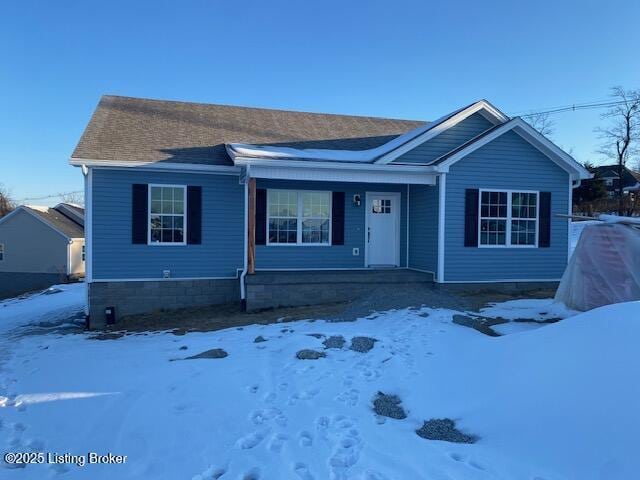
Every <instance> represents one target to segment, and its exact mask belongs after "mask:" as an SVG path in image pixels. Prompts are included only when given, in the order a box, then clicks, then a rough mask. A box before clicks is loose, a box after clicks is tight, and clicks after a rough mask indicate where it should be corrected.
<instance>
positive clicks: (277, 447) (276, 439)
mask: <svg viewBox="0 0 640 480" xmlns="http://www.w3.org/2000/svg"><path fill="white" fill-rule="evenodd" d="M287 440H289V436H288V435H286V434H284V433H276V434H274V435H273V436H272V437H271V440H269V444H268V445H267V448H268V449H269V450H270V451H271V452H273V453H280V451H281V450H282V447H283V446H284V442H286V441H287Z"/></svg>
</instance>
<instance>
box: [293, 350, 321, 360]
mask: <svg viewBox="0 0 640 480" xmlns="http://www.w3.org/2000/svg"><path fill="white" fill-rule="evenodd" d="M326 356H327V354H326V353H324V352H318V351H317V350H311V349H309V348H306V349H304V350H300V351H299V352H298V353H296V358H297V359H298V360H318V359H319V358H323V357H326Z"/></svg>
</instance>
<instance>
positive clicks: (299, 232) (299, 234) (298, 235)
mask: <svg viewBox="0 0 640 480" xmlns="http://www.w3.org/2000/svg"><path fill="white" fill-rule="evenodd" d="M271 192H295V193H296V196H297V208H298V211H297V212H296V213H297V216H296V219H297V222H296V243H276V242H273V243H272V242H270V241H269V238H270V235H269V234H270V232H269V229H270V227H269V223H270V222H269V218H270V216H269V199H270V196H271ZM305 193H325V194H328V195H329V217H328V220H329V242H328V243H302V220H303V217H302V209H303V206H302V195H303V194H305ZM332 217H333V192H331V191H328V190H297V189H295V188H268V189H267V241H266V244H267V245H268V246H270V247H330V246H331V233H332V232H331V228H332V223H333V218H332ZM291 218H293V217H291Z"/></svg>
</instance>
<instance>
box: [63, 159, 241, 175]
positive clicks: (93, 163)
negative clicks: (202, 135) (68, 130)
mask: <svg viewBox="0 0 640 480" xmlns="http://www.w3.org/2000/svg"><path fill="white" fill-rule="evenodd" d="M69 164H71V165H72V166H74V167H90V168H118V169H129V168H131V169H144V170H153V171H172V172H173V171H185V172H197V173H226V174H234V175H239V174H240V172H241V168H240V167H237V166H233V165H208V164H200V163H174V162H163V161H135V160H134V161H130V160H96V159H88V158H76V157H71V158H70V159H69Z"/></svg>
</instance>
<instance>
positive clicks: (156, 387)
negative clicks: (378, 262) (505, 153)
mask: <svg viewBox="0 0 640 480" xmlns="http://www.w3.org/2000/svg"><path fill="white" fill-rule="evenodd" d="M63 288H64V291H63V292H61V293H57V294H54V295H50V296H48V297H49V299H48V300H44V301H43V296H37V297H30V298H28V299H24V300H20V301H12V302H8V303H5V304H0V396H2V398H0V405H1V404H3V405H4V408H2V407H1V406H0V450H2V451H3V452H7V451H44V452H56V453H58V454H64V453H72V454H86V452H89V451H92V452H98V453H101V454H106V453H109V452H110V453H113V454H120V455H126V456H127V460H126V463H124V464H121V465H85V466H84V467H78V466H75V465H51V464H50V465H46V464H42V465H29V466H27V467H26V468H24V469H9V468H6V466H4V467H0V478H3V479H5V478H6V479H10V480H11V479H42V478H65V479H67V478H70V479H79V478H81V479H84V478H91V479H109V480H111V479H114V478H117V479H134V478H135V479H141V478H142V479H146V478H149V479H215V478H220V479H223V480H225V479H233V480H236V479H245V480H248V479H253V480H256V479H262V480H274V479H275V480H281V479H285V480H286V479H294V480H297V479H302V480H309V479H317V480H324V479H336V480H339V479H358V480H383V479H399V480H405V479H437V480H445V479H510V480H511V479H523V480H525V479H526V480H534V479H536V480H555V479H581V480H586V479H607V480H609V479H629V478H637V477H638V473H639V472H640V456H638V454H637V448H636V445H637V432H638V431H639V430H640V410H639V409H638V408H637V401H638V400H637V399H638V398H640V383H638V382H637V378H640V360H638V355H637V346H638V344H639V343H640V322H639V320H640V302H635V303H628V304H619V305H614V306H610V307H604V308H601V309H597V310H593V311H591V312H588V313H584V314H580V315H575V316H572V317H570V318H567V319H565V320H562V321H560V322H558V323H554V324H549V325H545V326H544V327H541V328H537V329H535V330H530V331H523V332H520V333H514V334H510V335H505V336H503V337H498V338H492V337H488V336H485V335H483V334H481V333H478V332H477V331H475V330H472V329H470V328H465V327H462V326H459V325H455V324H453V323H452V315H453V314H454V313H460V312H453V311H451V310H444V309H438V310H434V309H429V308H426V307H425V308H421V309H411V310H410V309H404V310H397V311H388V312H381V313H379V314H377V315H372V316H371V317H370V318H362V319H359V320H357V321H355V322H347V323H329V322H325V321H323V320H316V321H298V322H291V323H280V324H273V325H254V326H249V327H244V328H242V329H235V328H232V329H227V330H222V331H218V332H208V333H190V334H187V335H183V336H177V335H174V334H172V333H165V332H160V333H149V334H138V335H131V336H126V337H123V338H120V339H117V340H92V339H90V336H91V335H89V334H85V333H74V334H69V333H68V334H61V333H59V332H57V331H56V332H55V333H48V334H42V333H41V334H33V333H31V334H29V335H23V334H21V329H20V325H21V324H31V323H34V322H36V323H41V322H42V321H45V323H48V322H50V321H51V317H53V318H54V319H58V321H60V319H61V318H62V317H61V315H62V314H63V313H64V312H67V313H68V314H69V315H73V314H74V312H76V311H77V309H78V308H81V307H82V299H83V298H84V289H83V287H82V285H73V286H65V287H63ZM51 311H54V314H53V315H52V314H51ZM482 313H483V315H486V316H501V317H503V318H513V319H515V318H520V319H522V318H532V319H534V318H535V319H537V320H544V319H546V318H549V317H550V316H563V317H564V316H567V315H570V314H571V313H572V312H569V311H566V310H564V309H563V308H562V307H560V306H557V305H553V304H552V303H551V301H550V300H538V301H529V300H527V301H516V302H506V303H504V304H498V305H493V306H491V307H489V308H488V309H486V310H484V311H483V312H482ZM508 325H511V324H508ZM312 334H313V335H315V336H312ZM319 335H325V336H330V335H334V336H343V337H344V338H345V340H346V344H345V346H344V347H343V348H340V349H327V350H325V349H324V348H323V344H322V342H323V340H324V338H326V337H319V338H317V337H318V336H319ZM259 336H261V337H263V339H264V340H266V341H261V342H257V343H256V342H255V341H254V340H255V339H256V338H257V337H259ZM354 336H367V337H372V338H375V339H376V340H377V341H376V342H375V344H374V347H373V349H372V350H370V351H369V352H367V353H360V352H356V351H353V350H350V349H349V344H350V340H351V338H352V337H354ZM214 348H221V349H224V350H225V351H226V352H227V353H228V356H227V357H225V358H219V359H208V358H205V359H198V360H182V359H184V358H185V357H188V356H191V355H195V354H198V353H201V352H204V351H207V350H210V349H214ZM301 349H314V350H317V351H322V352H324V353H325V354H326V357H324V358H319V359H318V360H299V359H297V358H296V353H297V352H298V351H300V350H301ZM378 392H384V393H385V394H395V395H397V396H399V398H400V399H401V400H402V407H403V408H404V410H405V411H406V413H407V417H406V418H405V419H402V420H395V419H391V418H385V417H377V416H376V415H375V414H374V412H373V411H372V400H373V398H374V397H375V396H376V394H377V393H378ZM433 418H451V419H453V420H455V421H456V425H457V427H458V428H459V429H461V430H462V431H463V432H465V433H469V434H473V435H476V436H478V437H479V440H478V441H477V443H475V444H455V443H448V442H442V441H433V440H425V439H423V438H420V437H419V436H417V435H416V433H415V430H416V429H418V428H420V427H421V426H422V424H423V421H425V420H429V419H433Z"/></svg>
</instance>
